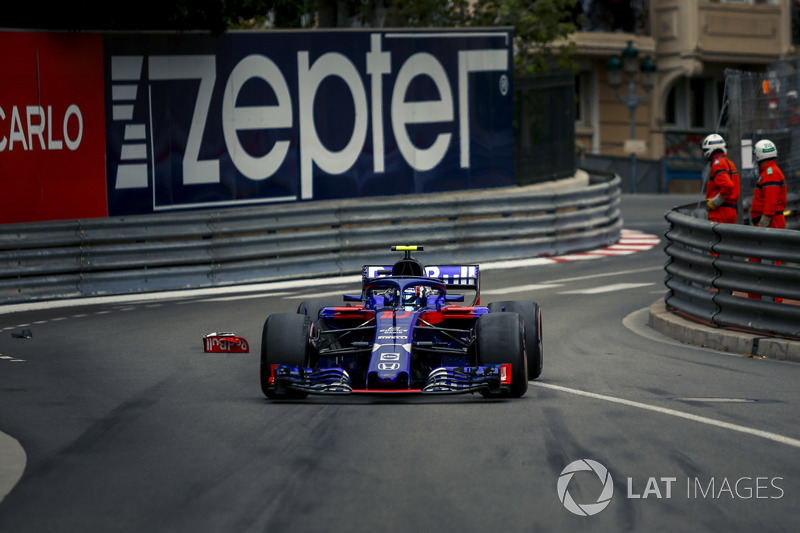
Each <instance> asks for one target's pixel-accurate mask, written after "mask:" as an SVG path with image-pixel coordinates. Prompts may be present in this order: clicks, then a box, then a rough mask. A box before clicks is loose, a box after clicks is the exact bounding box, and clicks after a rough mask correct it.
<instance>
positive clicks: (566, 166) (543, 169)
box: [514, 72, 576, 185]
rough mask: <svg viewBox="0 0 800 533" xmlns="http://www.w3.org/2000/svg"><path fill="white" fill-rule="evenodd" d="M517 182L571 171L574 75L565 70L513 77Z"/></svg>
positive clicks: (561, 176)
mask: <svg viewBox="0 0 800 533" xmlns="http://www.w3.org/2000/svg"><path fill="white" fill-rule="evenodd" d="M514 152H515V165H516V175H517V183H518V184H520V185H528V184H530V183H535V182H546V181H550V180H553V179H558V178H565V177H567V176H572V175H573V174H574V173H575V168H576V167H575V157H574V154H575V77H574V76H573V75H572V74H571V73H569V72H552V73H549V74H537V75H536V76H515V77H514Z"/></svg>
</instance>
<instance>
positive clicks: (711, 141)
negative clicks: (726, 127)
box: [700, 133, 728, 159]
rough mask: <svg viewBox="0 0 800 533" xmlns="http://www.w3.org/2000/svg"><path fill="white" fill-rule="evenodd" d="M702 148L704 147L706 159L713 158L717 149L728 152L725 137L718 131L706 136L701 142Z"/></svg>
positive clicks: (724, 152)
mask: <svg viewBox="0 0 800 533" xmlns="http://www.w3.org/2000/svg"><path fill="white" fill-rule="evenodd" d="M700 148H702V149H703V157H705V158H706V159H711V154H713V153H714V152H716V151H717V150H722V153H723V154H727V153H728V145H727V144H725V139H723V138H722V135H720V134H718V133H712V134H711V135H708V136H706V138H705V139H703V142H702V143H701V144H700Z"/></svg>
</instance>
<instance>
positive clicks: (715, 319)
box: [665, 197, 800, 338]
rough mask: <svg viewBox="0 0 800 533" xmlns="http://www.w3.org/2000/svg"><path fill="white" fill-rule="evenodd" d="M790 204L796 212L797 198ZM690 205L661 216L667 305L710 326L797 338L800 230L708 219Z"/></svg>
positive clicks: (791, 223) (799, 322)
mask: <svg viewBox="0 0 800 533" xmlns="http://www.w3.org/2000/svg"><path fill="white" fill-rule="evenodd" d="M789 207H790V209H791V210H792V211H793V212H797V208H798V207H800V201H798V198H797V197H794V198H790V202H789ZM694 208H695V206H694V205H687V206H683V207H679V208H676V209H673V210H672V211H670V212H669V213H667V215H666V219H667V220H668V221H669V223H670V229H669V231H667V233H666V238H667V240H668V241H669V242H668V244H667V246H666V248H665V251H666V253H667V255H668V256H669V260H668V262H667V265H666V267H665V269H666V272H667V278H666V281H665V283H666V286H667V288H668V289H669V293H668V294H667V296H666V298H665V302H666V304H667V306H668V308H670V309H672V310H676V311H679V312H681V313H683V314H685V315H688V316H689V317H693V318H695V319H699V320H701V321H703V322H707V323H711V324H714V325H717V326H722V327H728V328H736V329H742V330H747V331H754V332H761V333H766V334H773V335H782V336H786V337H791V338H800V305H796V304H797V303H798V300H800V231H797V230H795V229H783V230H781V229H772V228H757V227H753V226H744V225H738V224H719V223H714V222H709V221H708V220H704V219H700V218H698V217H696V216H695V214H696V209H694ZM797 224H798V220H797V219H796V218H795V219H791V220H790V221H787V226H790V227H797ZM751 258H756V259H760V262H754V261H751ZM750 294H753V295H761V298H760V299H754V298H750V297H748V295H750ZM781 299H783V300H784V301H780V300H781Z"/></svg>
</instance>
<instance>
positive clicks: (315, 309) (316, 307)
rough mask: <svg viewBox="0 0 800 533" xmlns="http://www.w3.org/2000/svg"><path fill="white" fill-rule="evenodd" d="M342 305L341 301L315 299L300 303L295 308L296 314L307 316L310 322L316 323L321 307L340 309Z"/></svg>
mask: <svg viewBox="0 0 800 533" xmlns="http://www.w3.org/2000/svg"><path fill="white" fill-rule="evenodd" d="M342 305H344V304H343V303H342V302H341V301H337V300H325V299H322V298H315V299H312V300H305V301H303V302H300V305H298V306H297V313H298V314H301V315H306V316H308V317H309V318H310V319H311V322H316V321H317V319H318V318H319V311H320V309H322V308H323V307H340V306H342Z"/></svg>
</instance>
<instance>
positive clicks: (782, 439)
mask: <svg viewBox="0 0 800 533" xmlns="http://www.w3.org/2000/svg"><path fill="white" fill-rule="evenodd" d="M531 385H535V386H537V387H543V388H545V389H553V390H557V391H560V392H566V393H569V394H575V395H577V396H585V397H586V398H592V399H595V400H603V401H604V402H611V403H616V404H620V405H625V406H628V407H635V408H636V409H644V410H646V411H653V412H655V413H661V414H662V415H669V416H674V417H677V418H683V419H685V420H691V421H692V422H699V423H701V424H706V425H707V426H714V427H718V428H721V429H727V430H730V431H736V432H739V433H744V434H746V435H752V436H754V437H761V438H762V439H767V440H771V441H774V442H778V443H780V444H786V445H787V446H793V447H795V448H800V440H798V439H793V438H791V437H786V436H784V435H779V434H777V433H772V432H770V431H763V430H760V429H753V428H749V427H745V426H740V425H738V424H731V423H729V422H722V421H721V420H714V419H713V418H707V417H705V416H697V415H692V414H689V413H684V412H682V411H676V410H675V409H667V408H666V407H657V406H655V405H648V404H646V403H640V402H634V401H631V400H625V399H623V398H616V397H614V396H605V395H603V394H596V393H594V392H587V391H582V390H578V389H570V388H568V387H562V386H560V385H553V384H551V383H542V382H539V381H532V382H531Z"/></svg>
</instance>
